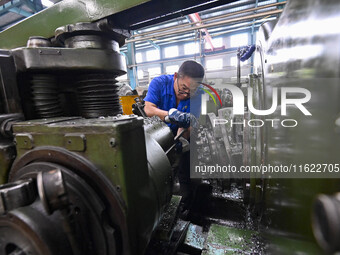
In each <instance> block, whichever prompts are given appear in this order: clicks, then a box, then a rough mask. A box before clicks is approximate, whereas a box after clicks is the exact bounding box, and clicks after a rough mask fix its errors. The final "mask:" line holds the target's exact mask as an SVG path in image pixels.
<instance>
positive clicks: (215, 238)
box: [202, 224, 264, 255]
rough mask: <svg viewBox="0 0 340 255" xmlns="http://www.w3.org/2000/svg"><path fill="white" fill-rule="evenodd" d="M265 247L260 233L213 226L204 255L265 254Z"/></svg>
mask: <svg viewBox="0 0 340 255" xmlns="http://www.w3.org/2000/svg"><path fill="white" fill-rule="evenodd" d="M263 252H264V247H263V245H262V241H261V240H260V237H259V233H258V232H256V231H252V230H247V229H236V228H230V227H226V226H220V225H216V224H213V225H211V227H210V230H209V233H208V238H207V240H206V243H205V245H204V249H203V252H202V255H220V254H263Z"/></svg>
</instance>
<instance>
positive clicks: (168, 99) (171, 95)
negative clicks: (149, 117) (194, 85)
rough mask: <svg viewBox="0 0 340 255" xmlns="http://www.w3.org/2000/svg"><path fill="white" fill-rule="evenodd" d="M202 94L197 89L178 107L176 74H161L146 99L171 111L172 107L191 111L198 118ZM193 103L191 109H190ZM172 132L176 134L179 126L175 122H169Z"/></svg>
mask: <svg viewBox="0 0 340 255" xmlns="http://www.w3.org/2000/svg"><path fill="white" fill-rule="evenodd" d="M201 94H202V93H200V90H197V92H196V93H195V95H193V96H191V97H190V98H188V99H185V100H181V101H180V102H179V104H178V106H177V107H176V94H175V90H174V75H161V76H158V77H155V78H154V79H153V80H152V81H151V83H150V85H149V88H148V93H147V94H146V97H145V98H144V101H148V102H150V103H153V104H155V105H156V106H157V107H158V108H159V109H161V110H164V111H169V110H170V109H171V108H177V110H179V111H181V112H190V110H191V113H192V114H193V115H195V116H196V117H197V118H198V117H199V115H200V111H201ZM190 105H191V109H190ZM168 126H169V127H170V128H171V130H172V132H173V133H174V134H175V135H176V133H177V130H178V126H177V125H175V124H168Z"/></svg>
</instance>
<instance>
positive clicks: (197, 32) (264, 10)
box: [122, 0, 285, 85]
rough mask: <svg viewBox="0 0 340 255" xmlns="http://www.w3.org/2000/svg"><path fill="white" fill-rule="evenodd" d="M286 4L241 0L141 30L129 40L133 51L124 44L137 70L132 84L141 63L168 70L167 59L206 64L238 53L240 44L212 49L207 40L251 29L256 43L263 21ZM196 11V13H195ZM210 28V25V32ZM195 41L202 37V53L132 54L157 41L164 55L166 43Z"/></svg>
mask: <svg viewBox="0 0 340 255" xmlns="http://www.w3.org/2000/svg"><path fill="white" fill-rule="evenodd" d="M284 4H285V2H284V1H281V0H280V1H274V0H273V1H270V0H267V1H263V0H252V1H239V2H234V3H230V4H227V5H225V6H219V7H216V8H213V9H211V10H204V11H202V12H200V13H194V14H192V15H186V16H183V17H182V18H177V19H176V23H177V25H173V26H169V24H170V23H173V22H174V21H170V23H169V22H166V23H162V24H160V25H157V26H149V27H147V28H146V29H143V30H141V29H140V30H138V33H135V34H134V35H133V36H132V37H131V38H130V39H129V40H127V42H128V44H132V43H133V44H134V47H133V50H134V52H131V51H130V49H132V48H129V50H127V47H123V48H122V52H124V54H126V55H127V56H128V58H129V59H130V61H128V62H127V66H128V69H134V70H135V71H134V72H128V79H129V81H130V84H131V85H134V84H136V83H137V82H138V79H137V76H136V75H133V73H134V74H136V73H137V68H138V67H139V66H140V67H142V66H154V65H155V64H160V66H161V71H162V73H164V64H166V63H170V62H176V61H183V60H185V59H197V58H198V59H199V61H200V62H201V64H202V65H203V66H205V61H206V60H205V58H206V57H213V56H219V55H223V54H224V55H225V54H233V53H235V52H236V50H237V48H226V49H224V48H222V49H221V48H219V49H216V48H215V47H211V48H212V50H210V51H206V50H205V49H204V42H208V43H209V41H210V43H211V44H213V42H212V40H213V38H216V37H219V36H223V35H224V36H226V35H228V36H231V35H235V34H240V33H248V34H249V35H250V36H249V41H248V43H249V44H254V43H255V42H256V32H257V31H258V28H259V27H260V25H261V24H262V23H263V22H265V21H269V20H273V19H276V18H277V15H279V14H280V13H281V12H282V7H283V6H284ZM193 15H195V17H194V16H193ZM197 17H199V18H197ZM207 29H209V32H208V30H207ZM207 35H208V38H207ZM204 39H205V40H204ZM207 39H208V40H207ZM209 39H210V40H209ZM194 41H198V42H199V45H200V50H199V53H198V54H193V55H182V54H180V55H179V56H177V57H173V58H161V59H160V60H157V61H143V63H136V60H135V59H133V58H132V56H131V55H133V56H135V55H136V52H135V51H136V50H137V51H145V50H148V49H151V48H153V47H154V46H153V44H156V45H157V46H158V47H159V49H160V51H161V52H160V53H161V54H160V55H161V56H162V55H164V54H162V51H163V50H164V47H168V46H172V45H178V46H181V45H183V44H185V43H188V42H194ZM155 48H156V47H155ZM249 66H250V71H251V72H252V69H253V67H252V66H253V58H251V60H250V64H249Z"/></svg>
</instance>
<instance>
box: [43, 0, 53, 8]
mask: <svg viewBox="0 0 340 255" xmlns="http://www.w3.org/2000/svg"><path fill="white" fill-rule="evenodd" d="M41 4H42V5H43V6H45V7H50V6H52V5H53V2H51V1H50V0H41Z"/></svg>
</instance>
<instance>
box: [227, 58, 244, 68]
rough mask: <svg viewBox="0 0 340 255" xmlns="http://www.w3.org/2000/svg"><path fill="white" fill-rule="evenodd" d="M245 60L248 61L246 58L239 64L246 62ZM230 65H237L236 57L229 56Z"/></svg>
mask: <svg viewBox="0 0 340 255" xmlns="http://www.w3.org/2000/svg"><path fill="white" fill-rule="evenodd" d="M247 62H248V60H247V61H244V62H242V61H241V66H243V65H245V64H247ZM230 65H231V66H237V57H231V58H230Z"/></svg>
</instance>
